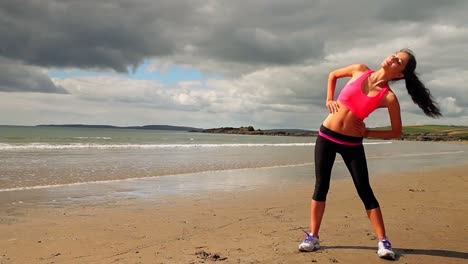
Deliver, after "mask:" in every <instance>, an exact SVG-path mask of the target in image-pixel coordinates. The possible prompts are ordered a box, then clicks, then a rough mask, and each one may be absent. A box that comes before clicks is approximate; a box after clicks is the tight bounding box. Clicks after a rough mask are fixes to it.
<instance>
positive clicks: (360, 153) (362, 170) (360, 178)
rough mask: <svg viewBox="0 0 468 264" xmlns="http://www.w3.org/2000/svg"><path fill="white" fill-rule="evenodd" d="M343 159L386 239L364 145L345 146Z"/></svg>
mask: <svg viewBox="0 0 468 264" xmlns="http://www.w3.org/2000/svg"><path fill="white" fill-rule="evenodd" d="M340 153H341V155H342V157H343V160H344V162H345V164H346V167H347V168H348V170H349V172H350V173H351V176H352V178H353V182H354V185H355V187H356V190H357V192H358V194H359V197H360V198H361V200H362V202H363V203H364V206H365V207H366V210H367V215H368V217H369V220H370V222H371V223H372V226H373V227H374V230H375V233H376V234H377V236H378V237H379V239H384V238H385V236H386V234H385V225H384V221H383V217H382V211H381V210H380V206H379V203H378V201H377V199H376V198H375V196H374V193H373V191H372V188H371V186H370V183H369V172H368V169H367V161H366V154H365V152H364V147H363V146H355V147H347V146H344V147H343V151H340Z"/></svg>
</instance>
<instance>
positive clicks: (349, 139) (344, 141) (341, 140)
mask: <svg viewBox="0 0 468 264" xmlns="http://www.w3.org/2000/svg"><path fill="white" fill-rule="evenodd" d="M319 135H320V136H321V137H324V138H326V139H328V140H331V141H333V142H335V143H338V144H341V145H347V146H359V145H362V141H363V138H362V137H353V136H348V135H343V134H340V133H338V132H335V131H333V130H330V129H328V128H326V127H324V126H323V125H322V126H320V131H319Z"/></svg>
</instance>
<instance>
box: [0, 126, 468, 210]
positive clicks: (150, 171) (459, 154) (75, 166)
mask: <svg viewBox="0 0 468 264" xmlns="http://www.w3.org/2000/svg"><path fill="white" fill-rule="evenodd" d="M314 142H315V138H314V137H288V136H260V135H255V136H251V135H232V134H207V133H195V132H180V131H157V130H139V129H114V128H72V127H23V126H0V194H3V196H0V202H1V200H2V197H3V199H5V197H6V195H7V193H9V195H7V196H8V197H10V198H9V199H7V200H8V202H15V201H14V198H11V196H12V195H11V194H12V193H18V192H25V191H32V190H42V192H40V193H42V194H44V191H46V192H47V193H49V194H50V193H51V192H62V194H63V192H67V190H78V189H79V190H80V191H79V192H80V195H79V197H80V198H86V197H96V195H97V193H99V192H101V193H102V192H103V190H105V195H106V196H109V195H110V196H112V195H114V196H116V197H120V196H122V195H125V196H132V197H156V196H158V195H167V194H196V193H198V192H203V191H207V190H208V191H213V190H217V191H220V190H221V191H229V190H245V189H252V188H257V187H259V186H264V185H266V184H271V183H273V184H278V183H281V184H287V183H301V182H303V183H304V184H313V180H314V167H313V164H314V145H315V143H314ZM365 149H366V154H367V157H368V165H369V171H370V175H371V177H373V176H374V175H381V174H385V173H392V172H399V171H414V170H423V169H430V168H435V167H443V166H456V165H462V164H466V162H467V160H468V159H467V158H468V144H466V143H456V142H412V141H398V140H393V141H392V140H365ZM344 177H349V174H348V173H347V171H346V168H345V166H344V164H343V162H342V160H341V157H339V155H338V156H337V160H336V165H335V167H334V170H333V179H340V178H344ZM122 186H125V187H122ZM38 194H39V192H38ZM65 196H67V195H65ZM98 196H99V195H98ZM67 197H68V196H67Z"/></svg>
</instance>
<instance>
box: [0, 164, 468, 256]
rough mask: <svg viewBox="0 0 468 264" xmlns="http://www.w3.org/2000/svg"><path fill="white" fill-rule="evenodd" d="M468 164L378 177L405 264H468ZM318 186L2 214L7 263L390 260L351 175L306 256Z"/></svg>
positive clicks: (0, 242)
mask: <svg viewBox="0 0 468 264" xmlns="http://www.w3.org/2000/svg"><path fill="white" fill-rule="evenodd" d="M467 172H468V165H467V166H462V167H456V168H444V169H437V170H431V171H419V172H412V173H405V174H398V175H382V176H379V177H375V178H373V179H372V185H373V188H374V192H375V193H376V196H377V198H378V199H379V202H380V204H381V206H382V209H383V213H384V218H385V222H386V226H387V232H388V234H389V237H390V239H391V240H392V242H393V246H394V248H395V251H396V252H397V253H398V255H399V257H398V260H397V261H398V262H399V263H408V264H409V263H411V264H413V263H468V231H467V229H468V192H467V187H468V173H467ZM312 189H313V186H303V185H284V186H280V185H277V186H268V189H258V190H256V191H243V192H235V193H233V192H230V193H211V194H209V195H200V196H194V197H191V198H190V197H185V198H177V199H172V198H171V200H168V201H165V202H163V203H160V202H159V203H156V202H154V201H142V200H126V201H118V202H115V201H114V202H108V203H104V204H100V205H89V204H88V205H87V204H79V205H77V204H75V205H63V206H61V207H53V206H50V207H40V208H31V207H30V206H29V207H28V206H26V205H24V206H22V205H15V208H13V207H11V208H7V207H5V208H2V209H1V210H2V211H3V212H1V215H0V220H1V221H0V234H1V236H0V263H212V262H215V261H216V262H220V263H384V262H388V261H386V260H382V259H379V258H378V257H377V255H376V252H375V251H376V245H377V240H376V237H375V235H374V231H373V230H372V227H371V225H370V223H369V221H368V219H367V217H366V214H365V211H364V208H363V205H362V204H361V202H360V200H359V199H358V196H357V194H356V192H355V190H354V187H353V185H352V182H351V181H350V180H349V179H346V180H337V181H333V182H332V186H331V191H330V193H329V198H328V207H327V211H326V214H325V218H324V222H323V225H322V229H321V234H320V235H321V243H322V249H321V250H319V251H318V252H312V253H300V252H298V250H297V247H298V244H299V243H300V242H301V241H302V239H303V238H304V234H303V232H302V229H307V228H308V227H307V226H308V223H309V202H310V196H311V193H312Z"/></svg>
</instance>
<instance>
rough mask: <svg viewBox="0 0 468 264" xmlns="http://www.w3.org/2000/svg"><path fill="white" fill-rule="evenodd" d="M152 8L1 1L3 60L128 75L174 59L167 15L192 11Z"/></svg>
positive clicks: (161, 4)
mask: <svg viewBox="0 0 468 264" xmlns="http://www.w3.org/2000/svg"><path fill="white" fill-rule="evenodd" d="M176 2H177V1H176ZM137 3H138V4H137ZM150 3H151V2H147V3H144V2H142V1H139V2H135V3H134V2H132V1H127V2H123V1H90V0H84V1H27V0H20V1H1V2H0V35H1V36H2V41H1V44H0V56H3V57H7V58H10V59H14V60H21V61H23V62H24V63H26V64H33V65H38V66H46V67H49V66H50V67H78V68H112V69H114V70H117V71H126V69H127V66H128V65H136V64H138V63H140V62H141V61H142V60H143V59H144V58H145V57H147V56H156V55H166V54H170V53H171V52H172V49H173V43H172V40H171V39H169V38H168V37H167V35H166V33H167V31H168V30H169V29H168V28H166V25H165V23H164V16H165V15H166V14H167V15H177V14H178V12H179V13H181V14H180V15H182V16H183V15H184V14H183V12H184V11H188V9H187V8H186V7H185V6H184V5H183V4H176V3H174V4H173V3H172V2H170V1H158V2H157V3H156V4H150Z"/></svg>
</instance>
